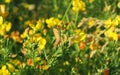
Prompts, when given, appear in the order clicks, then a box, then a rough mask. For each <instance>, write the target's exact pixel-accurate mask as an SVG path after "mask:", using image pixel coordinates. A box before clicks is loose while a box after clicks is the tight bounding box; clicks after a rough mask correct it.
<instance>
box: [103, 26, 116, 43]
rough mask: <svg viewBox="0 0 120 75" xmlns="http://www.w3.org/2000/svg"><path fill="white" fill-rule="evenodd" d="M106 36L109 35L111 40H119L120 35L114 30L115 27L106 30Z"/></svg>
mask: <svg viewBox="0 0 120 75" xmlns="http://www.w3.org/2000/svg"><path fill="white" fill-rule="evenodd" d="M105 36H106V37H108V38H109V39H110V40H115V41H118V35H117V33H116V32H114V29H113V28H110V29H108V30H107V31H106V32H105Z"/></svg>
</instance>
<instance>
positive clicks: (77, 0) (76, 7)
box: [72, 0, 86, 13]
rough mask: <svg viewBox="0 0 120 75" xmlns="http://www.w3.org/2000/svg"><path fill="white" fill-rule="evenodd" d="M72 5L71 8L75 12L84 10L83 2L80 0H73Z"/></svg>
mask: <svg viewBox="0 0 120 75" xmlns="http://www.w3.org/2000/svg"><path fill="white" fill-rule="evenodd" d="M72 5H73V7H72V10H73V11H74V12H76V13H78V12H79V11H85V10H86V5H85V2H83V1H82V0H73V2H72Z"/></svg>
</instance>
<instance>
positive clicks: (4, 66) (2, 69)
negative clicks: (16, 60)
mask: <svg viewBox="0 0 120 75" xmlns="http://www.w3.org/2000/svg"><path fill="white" fill-rule="evenodd" d="M1 72H2V75H10V72H9V71H8V70H7V67H6V65H3V66H2V68H1Z"/></svg>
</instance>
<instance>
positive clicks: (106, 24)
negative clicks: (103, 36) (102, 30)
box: [105, 18, 112, 28]
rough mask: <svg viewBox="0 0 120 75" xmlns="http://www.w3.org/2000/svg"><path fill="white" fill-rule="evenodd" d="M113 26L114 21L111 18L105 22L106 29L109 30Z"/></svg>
mask: <svg viewBox="0 0 120 75" xmlns="http://www.w3.org/2000/svg"><path fill="white" fill-rule="evenodd" d="M111 25H112V20H111V18H109V19H107V20H106V21H105V27H106V28H109V27H111Z"/></svg>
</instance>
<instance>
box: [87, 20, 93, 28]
mask: <svg viewBox="0 0 120 75" xmlns="http://www.w3.org/2000/svg"><path fill="white" fill-rule="evenodd" d="M87 24H88V27H92V26H94V24H95V21H94V19H90V20H88V23H87Z"/></svg>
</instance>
